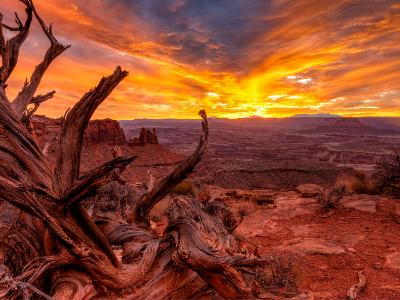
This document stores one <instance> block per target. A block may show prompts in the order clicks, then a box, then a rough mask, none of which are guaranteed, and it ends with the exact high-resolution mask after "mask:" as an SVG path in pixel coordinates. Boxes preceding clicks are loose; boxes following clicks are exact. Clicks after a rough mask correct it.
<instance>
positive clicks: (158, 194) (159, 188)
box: [130, 110, 208, 222]
mask: <svg viewBox="0 0 400 300" xmlns="http://www.w3.org/2000/svg"><path fill="white" fill-rule="evenodd" d="M199 115H200V116H201V117H202V119H203V121H202V123H201V125H202V128H203V134H202V135H201V138H200V142H199V144H198V146H197V149H196V150H195V151H194V152H193V154H192V155H190V156H189V157H188V158H186V159H185V160H184V161H182V162H180V163H179V164H178V166H177V167H176V168H175V170H174V171H172V173H171V174H169V175H168V176H167V177H165V178H164V179H163V180H161V182H160V183H159V184H158V185H156V186H155V187H153V188H152V189H151V190H150V191H149V192H147V193H145V194H143V196H142V197H140V199H139V200H138V201H137V202H136V203H135V204H134V208H133V215H131V216H130V221H133V220H135V221H136V222H146V221H147V218H148V214H149V213H150V211H151V209H152V208H153V207H154V205H155V204H156V203H157V202H158V201H159V200H160V199H162V198H164V197H165V196H166V195H167V194H168V193H169V192H170V191H171V190H172V189H173V188H174V187H175V186H176V185H177V184H179V183H180V182H181V181H182V180H184V179H185V178H186V176H187V175H188V174H189V173H191V172H192V171H193V169H194V167H195V166H196V165H197V163H198V162H199V161H200V160H201V156H202V155H203V153H204V151H205V150H206V148H207V143H208V121H207V115H206V112H205V111H204V110H201V111H200V112H199Z"/></svg>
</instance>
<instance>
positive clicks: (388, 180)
mask: <svg viewBox="0 0 400 300" xmlns="http://www.w3.org/2000/svg"><path fill="white" fill-rule="evenodd" d="M373 177H374V180H375V184H376V186H377V189H378V190H379V192H380V193H382V194H386V195H388V196H391V197H395V198H398V197H400V146H398V147H395V148H393V149H392V153H391V154H390V155H388V156H386V157H385V158H384V159H383V160H382V161H380V162H379V163H378V165H377V167H376V170H375V173H374V176H373Z"/></svg>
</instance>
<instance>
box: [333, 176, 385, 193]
mask: <svg viewBox="0 0 400 300" xmlns="http://www.w3.org/2000/svg"><path fill="white" fill-rule="evenodd" d="M336 186H342V187H344V189H345V192H346V194H368V195H375V194H378V193H379V192H378V191H377V188H376V184H375V183H374V182H373V181H372V180H371V179H370V178H368V176H367V175H366V174H365V173H363V172H361V171H355V172H354V173H352V174H341V175H339V176H338V178H337V179H336Z"/></svg>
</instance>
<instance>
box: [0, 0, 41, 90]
mask: <svg viewBox="0 0 400 300" xmlns="http://www.w3.org/2000/svg"><path fill="white" fill-rule="evenodd" d="M21 2H22V3H24V4H25V6H26V8H25V12H26V14H27V18H26V21H25V24H22V21H21V20H20V18H19V17H18V15H16V16H15V18H16V19H15V21H16V23H17V25H18V30H17V28H14V27H11V26H7V25H4V24H2V16H1V17H0V24H1V25H2V26H0V54H1V57H2V65H1V68H0V85H4V84H5V83H6V82H7V80H8V78H9V77H10V75H11V73H12V72H13V71H14V68H15V66H16V65H17V62H18V56H19V49H20V48H21V45H22V44H23V43H24V42H25V40H26V38H27V37H28V34H29V28H30V26H31V23H32V17H33V15H32V13H33V5H32V2H31V0H21ZM3 27H4V28H7V29H9V30H11V31H18V33H17V34H16V35H15V36H14V37H13V38H11V39H10V40H9V41H7V42H6V41H5V39H4V35H3V32H2V28H3Z"/></svg>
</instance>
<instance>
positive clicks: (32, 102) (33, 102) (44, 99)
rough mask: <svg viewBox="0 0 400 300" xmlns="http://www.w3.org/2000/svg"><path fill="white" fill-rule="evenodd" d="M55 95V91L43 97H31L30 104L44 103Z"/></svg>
mask: <svg viewBox="0 0 400 300" xmlns="http://www.w3.org/2000/svg"><path fill="white" fill-rule="evenodd" d="M55 93H56V91H54V90H53V91H51V92H48V93H46V94H43V95H42V94H40V95H37V96H35V97H33V98H32V99H31V104H35V103H42V102H45V101H47V100H50V99H51V98H53V97H54V94H55Z"/></svg>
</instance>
